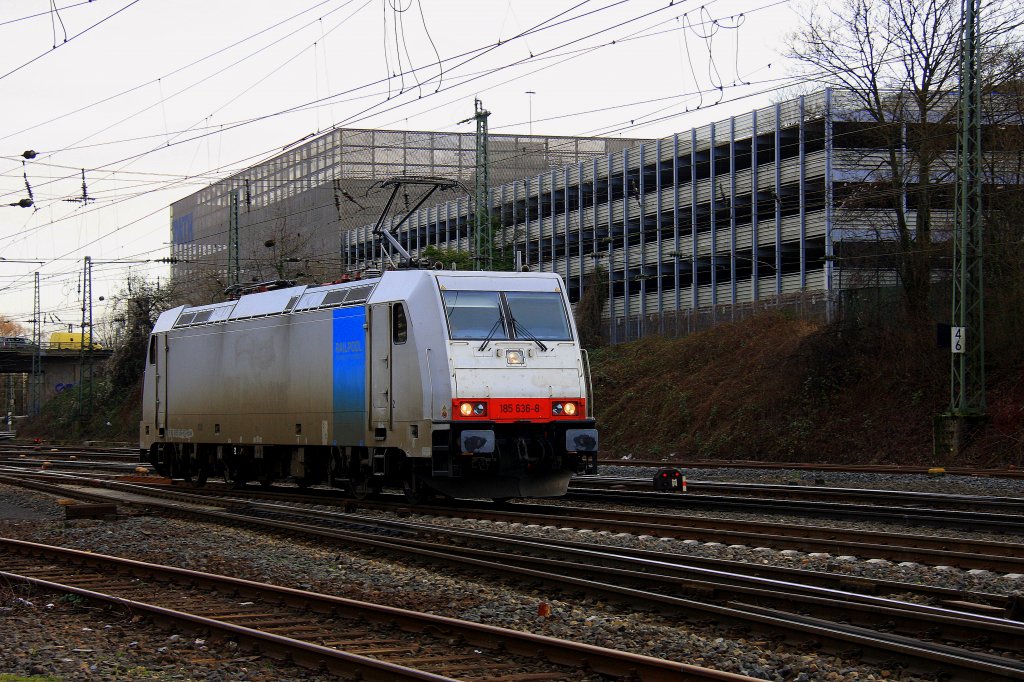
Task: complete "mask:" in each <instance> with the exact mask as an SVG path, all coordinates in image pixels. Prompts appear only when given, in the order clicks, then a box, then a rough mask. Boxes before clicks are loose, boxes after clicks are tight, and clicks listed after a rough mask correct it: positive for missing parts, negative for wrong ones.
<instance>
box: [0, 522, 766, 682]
mask: <svg viewBox="0 0 1024 682" xmlns="http://www.w3.org/2000/svg"><path fill="white" fill-rule="evenodd" d="M0 546H3V547H4V548H5V549H7V550H8V551H12V550H14V551H18V552H21V553H26V554H37V555H43V556H46V557H47V558H49V559H55V558H59V559H61V560H64V561H72V562H74V563H80V564H83V565H88V566H92V567H102V568H104V569H108V570H114V571H126V572H129V573H130V574H131V575H133V576H138V575H140V574H143V575H153V576H161V577H164V578H167V579H171V580H183V581H188V582H192V583H199V584H202V585H204V586H210V587H216V588H221V589H224V588H228V589H231V590H238V591H242V592H244V593H247V594H259V595H261V596H270V597H274V598H276V599H279V600H281V601H282V602H287V603H289V604H292V605H299V606H301V607H303V608H308V609H314V610H318V611H320V612H324V611H328V612H341V613H344V614H346V615H347V616H348V617H357V616H358V617H362V618H367V619H369V620H371V621H373V622H392V623H395V624H396V625H398V626H399V627H402V628H411V629H414V630H416V631H428V630H430V631H440V632H445V633H449V634H450V635H452V636H455V637H458V638H461V639H463V640H465V641H466V642H467V643H469V644H472V645H478V646H487V647H495V646H500V647H501V648H503V649H505V650H507V651H509V652H510V653H513V654H517V655H522V656H529V657H543V658H546V659H547V660H549V661H551V662H552V663H554V664H556V665H569V666H580V665H585V666H587V667H588V668H589V669H591V670H593V671H595V672H598V673H602V674H608V675H617V676H636V677H638V678H639V679H642V680H654V681H658V680H698V679H699V680H708V679H711V680H729V681H733V682H749V681H750V680H751V679H752V678H749V677H747V676H744V675H738V674H735V673H729V672H725V671H720V670H712V669H710V668H704V667H701V666H695V665H690V664H686V663H679V662H674V661H668V660H665V659H659V658H653V657H650V656H643V655H640V654H633V653H630V652H625V651H618V650H614V649H606V648H603V647H598V646H594V645H590V644H584V643H582V642H571V641H568V640H561V639H556V638H553V637H546V636H544V635H536V634H532V633H528V632H520V631H517V630H509V629H506V628H500V627H496V626H492V625H486V624H482V623H472V622H469V621H462V620H458V619H455V618H448V617H445V616H438V615H435V614H429V613H419V612H416V611H410V610H407V609H400V608H397V607H392V606H385V605H380V604H371V603H369V602H362V601H358V600H353V599H346V598H344V597H337V596H333V595H326V594H319V593H313V592H307V591H303V590H297V589H294V588H289V587H283V586H279V585H271V584H268V583H260V582H255V581H250V580H244V579H241V578H233V577H229V576H222V575H215V574H210V573H203V572H200V571H192V570H189V569H183V568H177V567H173V566H159V565H156V564H151V563H147V562H141V561H135V560H132V559H125V558H121V557H112V556H108V555H102V554H95V553H91V552H83V551H79V550H73V549H67V548H62V547H53V546H49V545H40V544H37V543H30V542H25V541H20V540H13V539H10V538H0ZM0 576H3V577H5V578H8V579H10V580H19V581H22V582H29V583H31V584H34V585H37V586H39V587H41V588H45V589H51V590H55V591H61V592H68V593H72V594H78V595H80V596H83V597H86V598H89V599H97V600H101V601H106V602H109V603H113V604H119V605H123V606H127V607H130V608H133V609H137V610H140V611H145V612H147V613H150V614H152V615H155V616H161V617H166V618H170V619H173V620H175V621H180V622H187V623H190V624H192V625H193V626H197V627H201V628H206V629H210V630H215V631H219V632H223V633H225V634H227V635H236V636H241V637H245V638H247V639H250V640H253V641H255V642H258V643H260V644H261V645H269V646H272V647H274V648H276V649H279V650H281V651H284V652H287V653H290V654H292V655H293V656H295V657H296V659H297V660H301V661H306V662H309V663H311V664H313V666H314V667H315V666H318V665H320V664H325V665H329V666H331V667H332V668H333V669H340V670H343V671H345V672H350V673H351V672H357V673H359V674H361V675H364V676H366V677H369V678H370V679H402V680H405V679H409V680H435V681H438V682H440V681H442V680H451V679H453V678H449V677H445V676H443V675H438V674H435V673H430V672H427V671H422V670H416V669H414V668H409V667H407V666H402V665H398V664H394V663H389V662H386V661H382V660H379V659H374V658H370V657H367V656H362V655H359V654H353V653H348V652H345V651H340V650H338V649H333V648H331V647H326V646H322V645H319V644H315V643H312V642H308V641H303V640H299V639H295V638H291V637H285V636H282V635H277V634H274V633H269V632H264V631H260V630H256V629H253V628H248V627H245V626H241V625H238V624H235V623H230V622H225V621H222V620H218V619H216V618H208V617H205V616H200V615H196V614H190V613H186V612H182V611H178V610H174V609H167V608H165V607H161V606H157V605H153V604H148V603H143V602H139V601H135V600H130V599H125V598H122V597H118V596H116V595H110V594H104V593H99V592H95V591H91V590H85V589H83V588H79V587H75V586H72V585H64V584H61V583H56V582H52V581H49V580H42V579H38V578H33V577H31V576H20V575H17V574H13V573H9V572H6V571H0Z"/></svg>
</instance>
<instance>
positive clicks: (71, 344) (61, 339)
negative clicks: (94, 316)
mask: <svg viewBox="0 0 1024 682" xmlns="http://www.w3.org/2000/svg"><path fill="white" fill-rule="evenodd" d="M85 346H86V347H87V348H92V349H93V350H99V349H101V348H103V346H101V345H100V344H98V343H92V337H91V336H90V335H89V334H86V335H85ZM81 347H82V334H81V332H54V333H52V334H50V348H51V349H55V350H78V349H80V348H81Z"/></svg>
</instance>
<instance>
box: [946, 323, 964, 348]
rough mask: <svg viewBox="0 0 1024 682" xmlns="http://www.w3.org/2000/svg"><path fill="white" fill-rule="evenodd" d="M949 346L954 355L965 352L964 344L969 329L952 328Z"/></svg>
mask: <svg viewBox="0 0 1024 682" xmlns="http://www.w3.org/2000/svg"><path fill="white" fill-rule="evenodd" d="M949 333H950V338H949V345H950V350H951V351H952V352H953V353H963V352H965V348H964V344H965V337H966V335H967V327H950V330H949Z"/></svg>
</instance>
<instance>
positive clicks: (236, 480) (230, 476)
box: [224, 465, 245, 490]
mask: <svg viewBox="0 0 1024 682" xmlns="http://www.w3.org/2000/svg"><path fill="white" fill-rule="evenodd" d="M224 482H225V483H227V484H228V485H230V486H231V488H232V490H241V489H242V488H244V487H245V479H244V478H242V472H241V471H239V470H238V467H235V466H229V465H225V466H224Z"/></svg>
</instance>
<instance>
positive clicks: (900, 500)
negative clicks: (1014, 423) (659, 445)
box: [570, 476, 1024, 513]
mask: <svg viewBox="0 0 1024 682" xmlns="http://www.w3.org/2000/svg"><path fill="white" fill-rule="evenodd" d="M570 484H571V485H573V486H578V487H580V488H586V487H587V486H591V485H596V486H600V487H601V488H605V487H612V486H623V485H624V486H630V488H631V489H636V490H651V489H652V485H653V480H652V479H651V478H627V477H619V476H576V477H573V478H572V479H571V481H570ZM716 493H717V494H730V495H736V496H740V495H743V496H749V497H775V498H780V499H787V500H791V499H794V498H801V497H805V498H810V499H814V498H825V499H828V500H839V501H849V500H858V501H863V502H880V503H884V504H890V505H891V504H893V503H897V507H898V508H903V507H915V506H917V507H920V505H925V504H928V505H943V507H942V509H941V510H940V511H945V510H947V509H949V507H952V506H956V507H958V508H970V509H985V510H995V511H1000V512H1004V513H1005V512H1016V513H1024V497H999V496H989V495H966V494H958V493H935V492H921V491H915V490H882V489H876V488H840V487H834V486H810V485H803V484H779V483H733V482H721V481H701V480H693V479H689V480H687V492H686V495H687V496H688V497H692V496H698V495H704V494H716Z"/></svg>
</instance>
